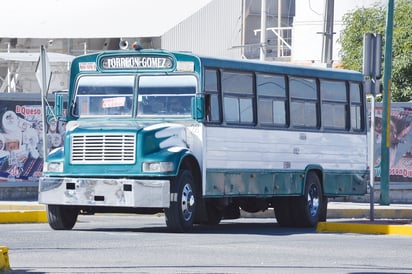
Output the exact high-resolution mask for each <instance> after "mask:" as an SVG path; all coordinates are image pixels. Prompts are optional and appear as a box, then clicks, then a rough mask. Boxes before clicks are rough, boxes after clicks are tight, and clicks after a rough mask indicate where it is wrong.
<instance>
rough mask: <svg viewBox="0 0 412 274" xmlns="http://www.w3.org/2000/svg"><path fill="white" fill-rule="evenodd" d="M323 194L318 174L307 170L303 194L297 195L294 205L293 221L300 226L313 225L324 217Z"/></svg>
mask: <svg viewBox="0 0 412 274" xmlns="http://www.w3.org/2000/svg"><path fill="white" fill-rule="evenodd" d="M324 199H325V196H323V191H322V186H321V184H320V181H319V177H318V175H316V173H314V172H309V173H308V175H307V177H306V183H305V192H304V195H303V196H301V197H298V199H297V203H296V205H295V208H294V211H295V216H294V218H295V223H296V225H297V226H300V227H315V226H316V225H317V224H318V222H319V221H320V220H321V219H322V218H323V217H324V214H325V213H323V211H324V210H323V208H324V207H325V201H324Z"/></svg>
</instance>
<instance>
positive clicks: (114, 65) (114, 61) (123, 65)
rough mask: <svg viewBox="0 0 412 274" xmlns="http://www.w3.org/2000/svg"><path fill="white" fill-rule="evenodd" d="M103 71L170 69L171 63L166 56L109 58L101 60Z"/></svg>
mask: <svg viewBox="0 0 412 274" xmlns="http://www.w3.org/2000/svg"><path fill="white" fill-rule="evenodd" d="M101 66H102V68H103V69H107V70H110V69H170V68H172V66H173V61H172V59H171V58H170V57H167V56H135V55H133V56H110V57H103V58H102V60H101Z"/></svg>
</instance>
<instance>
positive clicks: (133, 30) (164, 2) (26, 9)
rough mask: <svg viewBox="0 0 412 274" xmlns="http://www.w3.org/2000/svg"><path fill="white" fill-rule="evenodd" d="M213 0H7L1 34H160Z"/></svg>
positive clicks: (95, 36) (139, 35) (28, 36)
mask: <svg viewBox="0 0 412 274" xmlns="http://www.w3.org/2000/svg"><path fill="white" fill-rule="evenodd" d="M211 1H212V0H38V1H35V0H6V1H2V14H1V16H0V37H8V38H91V37H93V38H100V37H151V36H161V35H162V34H164V33H165V32H167V31H168V30H169V29H171V28H173V27H174V26H176V25H177V24H179V23H180V22H181V21H183V20H184V19H186V18H187V17H189V16H190V15H192V14H194V13H195V12H196V11H198V10H199V9H201V8H202V7H204V6H206V5H207V4H208V3H209V2H211Z"/></svg>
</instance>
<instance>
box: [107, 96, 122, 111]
mask: <svg viewBox="0 0 412 274" xmlns="http://www.w3.org/2000/svg"><path fill="white" fill-rule="evenodd" d="M125 103H126V97H115V98H104V99H103V100H102V108H114V107H124V106H125Z"/></svg>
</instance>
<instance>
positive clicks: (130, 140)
mask: <svg viewBox="0 0 412 274" xmlns="http://www.w3.org/2000/svg"><path fill="white" fill-rule="evenodd" d="M135 155H136V136H135V135H134V134H87V135H78V134H76V135H72V136H71V159H70V161H71V163H72V164H98V163H105V164H133V163H134V162H135Z"/></svg>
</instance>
